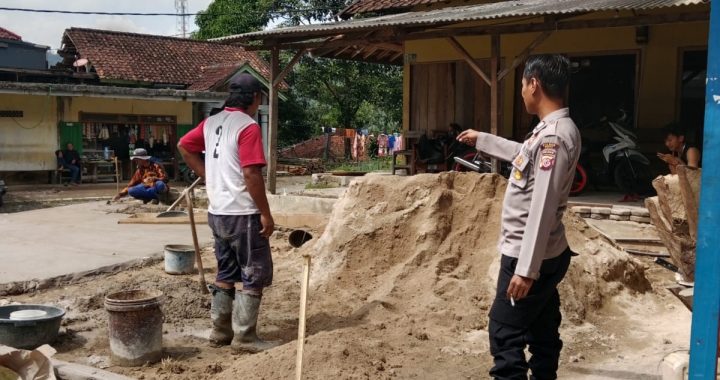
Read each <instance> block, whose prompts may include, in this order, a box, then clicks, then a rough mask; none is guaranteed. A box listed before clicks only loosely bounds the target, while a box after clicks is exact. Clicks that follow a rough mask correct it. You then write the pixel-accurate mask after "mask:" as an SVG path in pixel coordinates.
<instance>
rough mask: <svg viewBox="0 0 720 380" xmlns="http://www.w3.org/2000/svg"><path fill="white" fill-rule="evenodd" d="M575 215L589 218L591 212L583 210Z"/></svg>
mask: <svg viewBox="0 0 720 380" xmlns="http://www.w3.org/2000/svg"><path fill="white" fill-rule="evenodd" d="M576 215H577V216H579V217H581V218H585V219H587V218H590V217H591V216H592V214H591V213H589V212H583V213H580V214H576Z"/></svg>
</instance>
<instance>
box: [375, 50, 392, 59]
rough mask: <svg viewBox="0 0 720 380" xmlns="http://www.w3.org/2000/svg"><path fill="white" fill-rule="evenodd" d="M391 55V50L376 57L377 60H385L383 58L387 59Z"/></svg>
mask: <svg viewBox="0 0 720 380" xmlns="http://www.w3.org/2000/svg"><path fill="white" fill-rule="evenodd" d="M391 53H392V51H390V50H383V51H382V52H381V53H380V54H378V55H377V56H376V57H375V59H377V60H380V59H383V58H385V57H387V56H388V55H390V54H391Z"/></svg>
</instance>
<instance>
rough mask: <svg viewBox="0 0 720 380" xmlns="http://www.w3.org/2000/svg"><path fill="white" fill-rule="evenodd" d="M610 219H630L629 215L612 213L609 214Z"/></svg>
mask: <svg viewBox="0 0 720 380" xmlns="http://www.w3.org/2000/svg"><path fill="white" fill-rule="evenodd" d="M609 219H610V220H617V221H628V220H630V215H614V214H610V218H609Z"/></svg>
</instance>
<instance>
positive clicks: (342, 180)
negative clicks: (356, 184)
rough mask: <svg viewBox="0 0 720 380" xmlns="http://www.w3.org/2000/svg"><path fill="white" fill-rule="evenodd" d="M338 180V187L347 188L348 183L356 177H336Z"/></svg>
mask: <svg viewBox="0 0 720 380" xmlns="http://www.w3.org/2000/svg"><path fill="white" fill-rule="evenodd" d="M338 178H340V186H342V187H347V186H349V185H350V182H352V181H353V180H354V179H355V178H357V177H352V176H340V177H338Z"/></svg>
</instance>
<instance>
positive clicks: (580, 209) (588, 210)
mask: <svg viewBox="0 0 720 380" xmlns="http://www.w3.org/2000/svg"><path fill="white" fill-rule="evenodd" d="M571 210H572V211H573V212H574V213H576V214H591V213H592V209H591V208H590V207H585V206H575V207H573V208H572V209H571Z"/></svg>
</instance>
